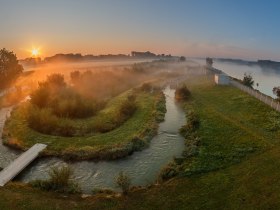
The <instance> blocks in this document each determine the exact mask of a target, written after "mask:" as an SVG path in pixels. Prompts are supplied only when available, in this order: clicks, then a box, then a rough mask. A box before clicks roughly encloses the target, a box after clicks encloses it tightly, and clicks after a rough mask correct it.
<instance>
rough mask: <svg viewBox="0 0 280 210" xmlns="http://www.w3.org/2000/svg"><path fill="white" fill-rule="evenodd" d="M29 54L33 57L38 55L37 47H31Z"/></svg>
mask: <svg viewBox="0 0 280 210" xmlns="http://www.w3.org/2000/svg"><path fill="white" fill-rule="evenodd" d="M31 55H32V56H33V57H37V56H38V55H39V49H38V48H33V49H32V50H31Z"/></svg>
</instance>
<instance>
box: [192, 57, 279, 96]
mask: <svg viewBox="0 0 280 210" xmlns="http://www.w3.org/2000/svg"><path fill="white" fill-rule="evenodd" d="M192 60H194V61H195V62H197V63H199V64H201V65H205V59H192ZM213 67H214V68H217V69H219V70H222V71H223V72H225V73H226V74H228V75H229V76H232V77H235V78H238V79H243V76H244V73H250V74H251V75H252V76H253V79H254V81H255V83H254V88H256V89H258V90H259V91H261V92H262V93H264V94H266V95H269V96H271V97H274V98H275V97H276V96H275V95H273V92H272V89H273V87H275V86H280V71H277V70H275V69H263V68H261V67H260V66H258V65H243V64H235V63H233V62H220V61H217V60H214V64H213ZM257 83H258V84H259V86H258V87H257V86H256V84H257Z"/></svg>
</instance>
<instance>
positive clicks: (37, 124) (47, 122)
mask: <svg viewBox="0 0 280 210" xmlns="http://www.w3.org/2000/svg"><path fill="white" fill-rule="evenodd" d="M28 110H29V111H28V118H27V122H28V125H29V127H30V128H32V129H34V130H36V131H38V132H41V133H44V134H52V135H59V136H65V137H69V136H74V134H75V129H74V127H73V126H72V125H71V123H70V122H69V121H68V120H67V119H64V120H63V121H61V119H59V118H58V117H57V116H55V115H54V114H53V113H52V110H51V109H50V108H42V109H40V108H38V107H36V106H32V105H31V106H29V109H28ZM62 122H63V123H62Z"/></svg>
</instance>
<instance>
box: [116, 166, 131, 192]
mask: <svg viewBox="0 0 280 210" xmlns="http://www.w3.org/2000/svg"><path fill="white" fill-rule="evenodd" d="M116 184H117V185H118V187H120V188H121V189H122V192H123V194H125V195H126V194H128V191H129V188H130V185H131V179H130V177H129V176H128V175H127V174H125V173H124V172H122V171H121V172H120V173H119V175H118V176H117V177H116Z"/></svg>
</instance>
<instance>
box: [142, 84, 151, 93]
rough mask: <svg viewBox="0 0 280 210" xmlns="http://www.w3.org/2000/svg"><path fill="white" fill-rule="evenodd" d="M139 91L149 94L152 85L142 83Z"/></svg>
mask: <svg viewBox="0 0 280 210" xmlns="http://www.w3.org/2000/svg"><path fill="white" fill-rule="evenodd" d="M140 89H141V90H142V91H144V92H151V91H152V85H151V84H150V83H144V84H142V86H141V88H140Z"/></svg>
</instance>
